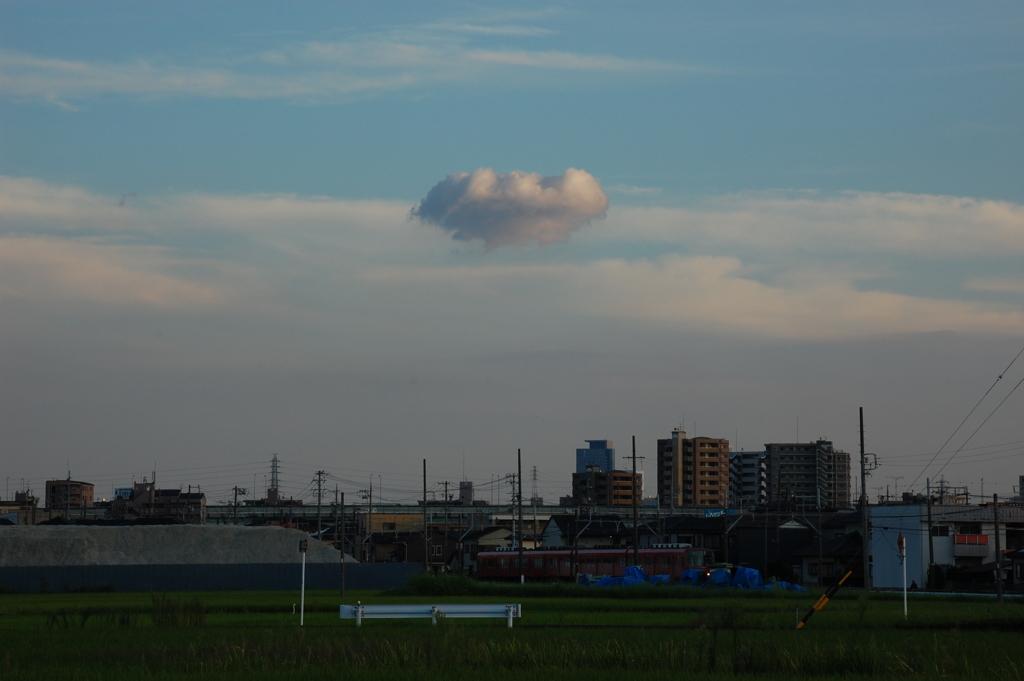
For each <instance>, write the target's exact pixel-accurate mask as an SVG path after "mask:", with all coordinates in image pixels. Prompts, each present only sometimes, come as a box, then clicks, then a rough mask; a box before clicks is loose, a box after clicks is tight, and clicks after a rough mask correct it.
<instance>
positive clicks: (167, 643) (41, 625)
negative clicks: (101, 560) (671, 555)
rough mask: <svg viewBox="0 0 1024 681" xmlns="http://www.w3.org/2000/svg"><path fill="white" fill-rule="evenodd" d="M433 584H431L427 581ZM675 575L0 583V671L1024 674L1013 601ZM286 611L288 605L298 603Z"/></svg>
mask: <svg viewBox="0 0 1024 681" xmlns="http://www.w3.org/2000/svg"><path fill="white" fill-rule="evenodd" d="M438 593H439V594H440V595H437V594H438ZM818 595H819V594H818V593H815V592H811V593H803V594H792V593H789V592H785V593H756V592H755V593H750V592H732V591H730V592H715V591H707V590H694V589H687V588H683V587H670V588H665V587H660V588H656V589H651V590H645V589H639V590H630V589H621V590H596V589H586V588H577V587H574V586H568V585H564V586H559V587H556V588H549V587H542V586H533V585H527V586H525V587H524V586H520V585H482V586H479V587H477V586H475V585H473V584H470V585H469V586H466V585H465V584H460V583H456V582H445V581H444V580H439V581H435V582H430V581H427V582H417V583H415V584H413V585H411V586H410V588H409V589H406V590H403V591H401V592H396V591H383V592H350V593H349V594H347V597H346V598H345V599H344V600H345V602H346V603H355V602H356V601H357V600H359V601H362V602H363V603H388V602H421V603H431V602H433V603H438V602H518V603H522V604H523V618H522V619H521V620H517V622H516V626H515V627H514V628H513V629H511V630H509V629H507V628H506V627H505V623H504V621H503V620H500V619H495V620H451V619H449V620H442V621H441V622H440V623H439V624H438V625H436V626H432V625H431V624H430V622H429V620H367V621H365V622H364V623H363V626H362V627H361V628H358V629H357V628H356V627H355V624H354V622H353V621H351V620H340V619H339V618H338V604H339V603H340V602H341V599H340V598H339V597H338V594H337V593H334V592H324V591H318V592H310V593H307V598H306V617H305V620H306V621H305V624H306V626H305V627H302V628H300V627H299V626H298V620H299V615H298V613H297V612H296V613H295V614H293V613H292V606H293V604H298V602H299V598H298V594H297V593H291V592H225V591H222V592H209V593H196V594H193V593H187V594H183V593H177V594H168V595H164V594H130V593H74V594H45V595H38V594H9V595H3V596H0V678H2V679H5V680H7V679H11V680H17V679H39V678H48V679H110V678H126V677H128V676H134V675H145V676H146V677H153V678H158V679H184V678H190V679H195V678H200V679H242V678H246V679H249V678H260V679H264V678H266V679H299V678H302V679H310V678H312V679H320V678H325V679H326V678H331V679H338V678H342V677H343V678H346V679H371V678H422V679H435V678H436V679H442V678H443V679H446V680H447V681H451V680H453V679H469V678H473V679H478V678H480V677H481V676H482V675H483V676H486V677H487V679H488V681H491V680H502V679H512V678H516V679H522V678H524V677H525V678H543V679H577V678H578V679H597V680H600V679H612V678H616V679H621V678H622V676H623V674H643V676H644V678H645V679H670V678H671V679H675V680H678V679H689V678H693V679H702V680H704V681H711V680H714V679H716V678H736V677H737V676H739V677H741V678H751V679H797V678H799V679H812V678H813V679H820V678H838V677H845V678H849V677H851V676H854V677H861V678H893V679H895V678H900V679H905V678H906V677H915V678H922V679H924V678H932V677H941V678H974V677H978V678H982V677H984V678H999V679H1020V678H1021V676H1022V674H1024V646H1021V645H1020V644H1019V642H1020V640H1021V634H1022V629H1024V604H1021V603H1019V602H1015V601H1014V602H1007V603H1005V604H1003V605H1001V606H1000V605H998V604H997V603H995V602H994V601H993V600H992V599H960V598H957V599H942V598H935V597H928V596H918V597H915V598H912V599H911V603H910V618H909V619H908V620H904V619H903V615H902V601H901V600H900V599H897V598H891V597H888V596H887V595H884V594H872V595H870V597H868V596H866V595H863V594H859V593H857V592H853V591H848V592H841V595H840V597H839V598H837V599H834V600H833V601H832V602H831V603H829V605H828V606H827V607H826V608H825V610H823V611H822V612H819V613H818V614H816V615H815V616H814V617H813V618H812V619H811V620H810V623H809V625H808V627H807V628H805V629H803V630H801V631H796V630H795V622H796V619H797V613H798V611H799V615H800V616H802V615H803V614H804V613H805V612H806V610H807V608H809V607H810V606H811V605H812V604H813V602H814V601H815V600H816V599H817V596H818ZM296 610H297V608H296Z"/></svg>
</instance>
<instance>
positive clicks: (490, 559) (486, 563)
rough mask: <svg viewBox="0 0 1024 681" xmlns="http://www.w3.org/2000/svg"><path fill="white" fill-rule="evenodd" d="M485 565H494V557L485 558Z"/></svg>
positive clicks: (490, 566)
mask: <svg viewBox="0 0 1024 681" xmlns="http://www.w3.org/2000/svg"><path fill="white" fill-rule="evenodd" d="M484 566H485V567H489V568H492V567H494V559H493V558H488V559H487V560H485V561H484Z"/></svg>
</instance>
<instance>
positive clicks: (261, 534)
mask: <svg viewBox="0 0 1024 681" xmlns="http://www.w3.org/2000/svg"><path fill="white" fill-rule="evenodd" d="M305 538H306V535H305V534H304V533H302V532H299V531H298V530H292V529H285V528H282V527H236V526H233V525H232V526H224V525H150V526H141V527H140V526H135V527H94V526H93V527H90V526H84V527H75V526H26V525H17V526H9V527H0V567H15V566H42V565H61V566H68V565H178V564H181V565H207V564H246V563H250V564H251V563H301V562H302V554H300V553H299V541H300V540H302V539H305ZM340 560H341V555H340V554H339V552H338V551H337V550H335V549H334V548H333V547H331V546H329V545H327V544H322V543H321V542H319V541H317V540H315V539H310V540H309V549H308V551H307V553H306V562H307V563H338V562H340ZM351 560H352V559H351V558H350V557H348V556H346V562H348V561H351Z"/></svg>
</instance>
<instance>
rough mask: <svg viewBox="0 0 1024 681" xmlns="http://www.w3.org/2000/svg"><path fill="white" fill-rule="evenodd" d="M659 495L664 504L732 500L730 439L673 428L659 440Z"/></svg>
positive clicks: (720, 503)
mask: <svg viewBox="0 0 1024 681" xmlns="http://www.w3.org/2000/svg"><path fill="white" fill-rule="evenodd" d="M658 498H659V500H660V501H659V503H660V504H661V505H662V506H671V507H677V506H714V507H716V508H724V507H725V506H726V504H727V503H728V501H729V441H728V440H721V439H717V438H710V437H694V438H688V437H686V431H685V430H673V431H672V437H671V438H668V439H664V440H658Z"/></svg>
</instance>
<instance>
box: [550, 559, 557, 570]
mask: <svg viewBox="0 0 1024 681" xmlns="http://www.w3.org/2000/svg"><path fill="white" fill-rule="evenodd" d="M548 567H553V568H556V567H558V559H557V558H552V559H551V560H549V561H548Z"/></svg>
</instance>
